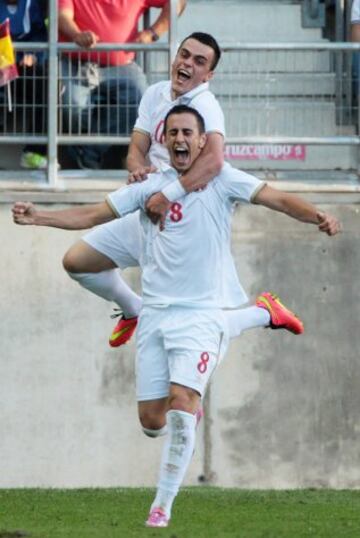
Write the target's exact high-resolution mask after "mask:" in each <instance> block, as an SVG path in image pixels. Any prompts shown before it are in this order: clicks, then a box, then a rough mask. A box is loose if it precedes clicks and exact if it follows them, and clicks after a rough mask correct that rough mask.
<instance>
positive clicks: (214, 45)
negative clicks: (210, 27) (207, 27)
mask: <svg viewBox="0 0 360 538" xmlns="http://www.w3.org/2000/svg"><path fill="white" fill-rule="evenodd" d="M188 39H196V41H199V42H200V43H202V44H203V45H207V46H208V47H210V48H211V49H212V50H213V51H214V59H213V62H212V64H211V70H212V71H213V70H214V69H215V67H216V66H217V64H218V63H219V60H220V57H221V49H220V47H219V44H218V42H217V41H216V39H215V38H214V37H213V36H212V35H210V34H205V33H204V32H193V33H192V34H190V35H188V36H187V37H185V39H183V40H182V42H181V43H180V46H179V49H180V48H181V47H182V46H183V44H184V43H185V41H187V40H188Z"/></svg>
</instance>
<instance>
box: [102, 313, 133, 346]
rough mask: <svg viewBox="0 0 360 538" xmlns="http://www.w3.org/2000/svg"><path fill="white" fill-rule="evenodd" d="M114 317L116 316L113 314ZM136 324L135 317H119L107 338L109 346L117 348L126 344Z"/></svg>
mask: <svg viewBox="0 0 360 538" xmlns="http://www.w3.org/2000/svg"><path fill="white" fill-rule="evenodd" d="M116 315H118V314H115V316H116ZM137 322H138V318H137V317H135V318H129V319H126V318H125V317H124V316H123V315H121V317H120V319H119V321H118V322H117V324H116V326H115V327H114V330H113V332H112V333H111V336H110V338H109V344H110V346H111V347H119V346H122V345H124V344H126V343H127V342H128V341H129V340H130V338H131V337H132V335H133V334H134V331H135V329H136V325H137Z"/></svg>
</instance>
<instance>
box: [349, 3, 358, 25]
mask: <svg viewBox="0 0 360 538" xmlns="http://www.w3.org/2000/svg"><path fill="white" fill-rule="evenodd" d="M351 24H360V0H354V1H353V3H352V6H351Z"/></svg>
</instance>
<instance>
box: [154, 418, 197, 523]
mask: <svg viewBox="0 0 360 538" xmlns="http://www.w3.org/2000/svg"><path fill="white" fill-rule="evenodd" d="M166 422H167V427H168V435H167V436H166V439H165V442H164V448H163V453H162V457H161V465H160V477H159V482H158V488H157V492H156V497H155V500H154V502H153V503H152V505H151V509H153V508H162V510H164V512H165V514H166V517H167V518H168V519H170V515H171V507H172V504H173V502H174V499H175V497H176V495H177V493H178V491H179V488H180V486H181V483H182V481H183V479H184V476H185V473H186V470H187V468H188V466H189V463H190V460H191V457H192V454H193V451H194V445H195V427H196V416H195V415H192V414H191V413H186V412H185V411H177V410H173V409H172V410H170V411H168V412H167V413H166Z"/></svg>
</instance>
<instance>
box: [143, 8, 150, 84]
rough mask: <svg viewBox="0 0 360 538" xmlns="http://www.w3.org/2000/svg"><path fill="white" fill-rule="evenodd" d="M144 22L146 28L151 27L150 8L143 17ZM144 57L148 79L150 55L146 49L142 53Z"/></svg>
mask: <svg viewBox="0 0 360 538" xmlns="http://www.w3.org/2000/svg"><path fill="white" fill-rule="evenodd" d="M143 24H144V30H146V29H147V28H149V27H150V9H148V10H147V11H145V13H144V17H143ZM142 58H143V70H144V73H145V75H146V78H147V79H148V76H149V56H148V53H147V52H146V51H144V52H143V53H142Z"/></svg>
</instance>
